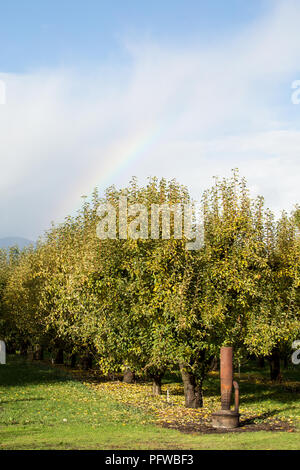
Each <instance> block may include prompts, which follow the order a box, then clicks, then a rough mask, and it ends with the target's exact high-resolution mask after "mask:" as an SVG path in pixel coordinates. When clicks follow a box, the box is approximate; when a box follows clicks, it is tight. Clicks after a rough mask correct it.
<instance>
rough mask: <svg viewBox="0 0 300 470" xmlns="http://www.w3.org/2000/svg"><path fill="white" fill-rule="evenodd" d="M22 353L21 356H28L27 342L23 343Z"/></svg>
mask: <svg viewBox="0 0 300 470" xmlns="http://www.w3.org/2000/svg"><path fill="white" fill-rule="evenodd" d="M20 354H21V356H27V354H28V345H27V344H25V343H23V344H21V346H20Z"/></svg>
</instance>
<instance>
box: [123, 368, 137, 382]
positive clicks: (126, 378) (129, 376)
mask: <svg viewBox="0 0 300 470" xmlns="http://www.w3.org/2000/svg"><path fill="white" fill-rule="evenodd" d="M134 379H135V377H134V372H132V370H130V369H129V367H128V368H127V369H126V370H125V372H124V375H123V382H125V383H126V384H132V383H133V382H134Z"/></svg>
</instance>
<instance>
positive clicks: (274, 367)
mask: <svg viewBox="0 0 300 470" xmlns="http://www.w3.org/2000/svg"><path fill="white" fill-rule="evenodd" d="M269 361H270V378H271V380H272V381H273V382H275V381H278V380H280V377H281V375H280V355H279V351H278V349H274V350H273V351H272V354H271V356H270V358H269Z"/></svg>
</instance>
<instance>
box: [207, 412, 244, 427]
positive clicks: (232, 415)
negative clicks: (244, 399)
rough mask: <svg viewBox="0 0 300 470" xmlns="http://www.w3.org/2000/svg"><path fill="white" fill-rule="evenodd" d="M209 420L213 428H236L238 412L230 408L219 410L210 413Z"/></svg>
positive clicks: (238, 418)
mask: <svg viewBox="0 0 300 470" xmlns="http://www.w3.org/2000/svg"><path fill="white" fill-rule="evenodd" d="M211 422H212V426H213V427H214V428H226V429H232V428H237V427H238V426H239V424H240V423H239V422H240V414H239V413H237V412H236V411H231V410H220V411H217V412H216V413H213V414H212V415H211Z"/></svg>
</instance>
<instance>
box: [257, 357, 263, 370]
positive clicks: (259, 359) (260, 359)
mask: <svg viewBox="0 0 300 470" xmlns="http://www.w3.org/2000/svg"><path fill="white" fill-rule="evenodd" d="M258 367H260V368H261V369H263V368H264V367H265V358H264V357H263V356H259V357H258Z"/></svg>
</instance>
